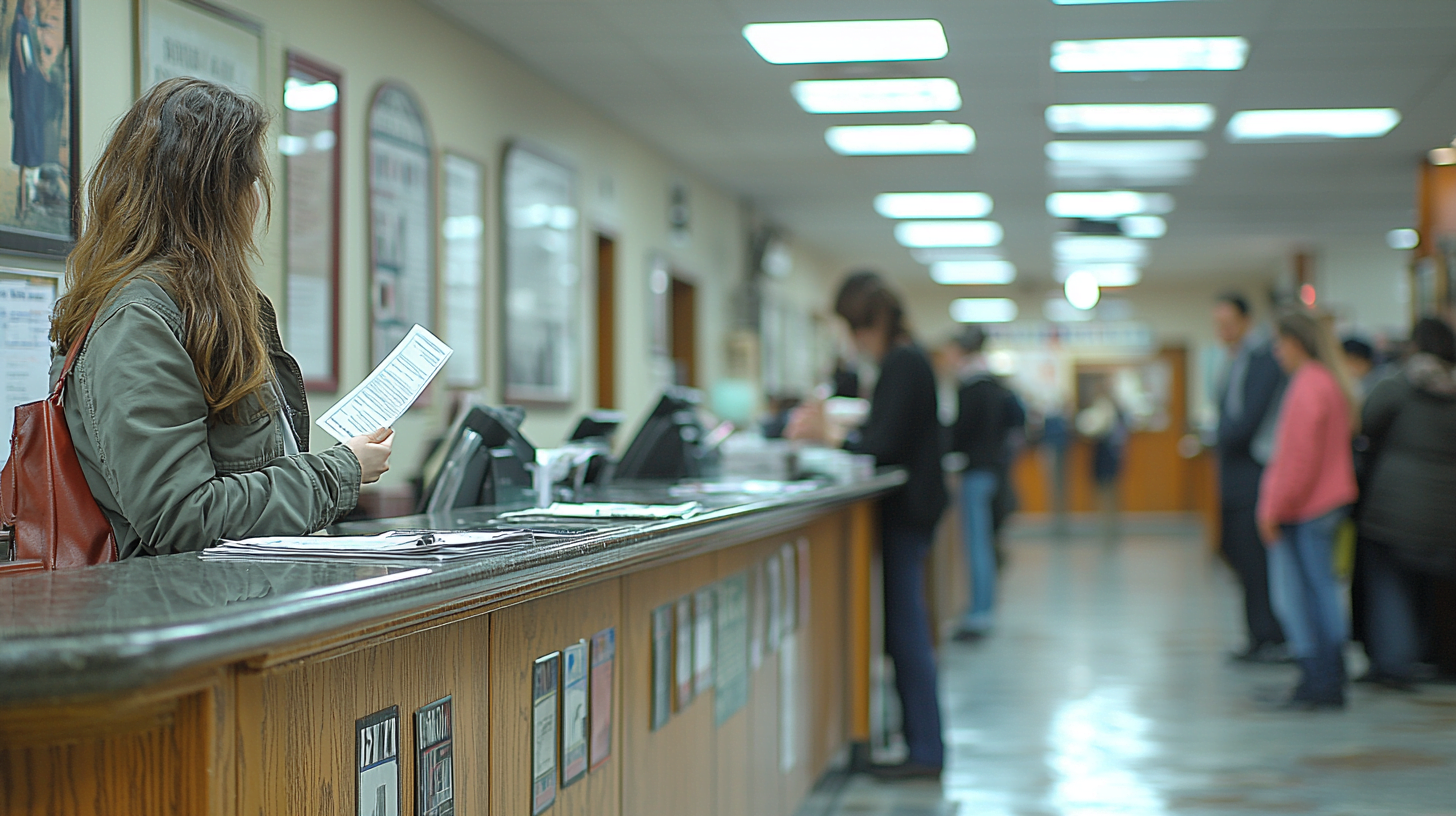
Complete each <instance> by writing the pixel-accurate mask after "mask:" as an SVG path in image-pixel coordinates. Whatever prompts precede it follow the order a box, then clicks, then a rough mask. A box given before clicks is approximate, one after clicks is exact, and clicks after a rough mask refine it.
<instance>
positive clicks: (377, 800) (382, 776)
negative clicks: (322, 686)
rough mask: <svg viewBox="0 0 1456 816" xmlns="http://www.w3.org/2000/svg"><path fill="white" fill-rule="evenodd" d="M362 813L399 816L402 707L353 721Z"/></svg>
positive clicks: (373, 815)
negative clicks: (400, 721) (400, 715)
mask: <svg viewBox="0 0 1456 816" xmlns="http://www.w3.org/2000/svg"><path fill="white" fill-rule="evenodd" d="M354 731H355V743H354V744H355V746H356V747H355V757H356V759H357V762H356V764H355V767H356V768H357V769H358V772H359V792H358V804H359V806H358V808H357V812H358V814H359V816H399V814H400V801H399V706H390V707H389V708H386V709H384V710H383V711H377V712H375V713H373V714H370V715H369V716H367V717H365V718H363V719H361V720H356V721H355V722H354Z"/></svg>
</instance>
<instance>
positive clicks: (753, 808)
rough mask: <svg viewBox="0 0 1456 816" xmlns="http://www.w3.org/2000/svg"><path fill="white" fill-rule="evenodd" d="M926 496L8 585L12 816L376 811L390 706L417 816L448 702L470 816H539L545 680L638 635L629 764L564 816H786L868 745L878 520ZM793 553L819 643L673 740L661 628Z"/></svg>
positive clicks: (629, 672)
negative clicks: (375, 768)
mask: <svg viewBox="0 0 1456 816" xmlns="http://www.w3.org/2000/svg"><path fill="white" fill-rule="evenodd" d="M902 479H903V477H902V476H901V475H900V474H899V473H887V474H883V475H881V476H879V477H876V479H874V480H872V481H869V482H866V483H862V484H858V485H853V486H839V487H832V488H822V489H819V490H815V491H813V492H810V493H805V494H798V495H792V496H777V497H769V498H763V497H755V498H752V499H749V498H747V497H739V498H737V499H733V500H719V501H717V502H716V503H715V504H714V505H713V506H712V509H711V512H708V513H705V514H703V515H701V516H699V517H697V518H694V519H692V520H690V521H686V522H670V523H659V524H652V525H638V526H633V527H631V528H628V529H619V530H615V531H612V532H611V533H610V534H600V535H595V536H585V537H582V538H580V539H576V540H572V541H567V542H561V543H556V544H552V545H550V546H545V545H535V546H533V547H532V548H531V549H530V551H529V552H519V553H513V554H511V556H509V557H502V558H501V559H483V560H480V561H471V562H469V563H464V564H443V565H442V564H439V563H432V564H413V563H411V564H400V565H389V566H380V565H377V564H364V563H360V562H338V561H334V562H328V563H316V564H307V563H277V562H239V561H213V560H204V559H200V558H198V556H197V555H195V554H186V555H176V556H165V557H159V558H144V559H134V560H131V561H127V562H122V563H119V564H114V565H107V566H104V567H97V568H92V569H86V570H79V571H75V572H70V573H46V574H39V575H35V574H32V575H18V576H13V577H7V578H0V814H105V816H125V815H126V814H147V815H148V816H154V815H155V814H188V815H189V816H191V815H192V814H216V815H217V816H223V815H224V814H226V815H229V816H230V815H231V814H248V815H249V816H253V815H254V814H257V815H258V816H264V815H265V814H266V816H286V815H287V814H354V813H361V812H362V813H366V814H367V813H369V812H370V809H368V808H366V809H364V810H363V811H361V810H360V809H359V807H358V805H357V803H356V798H357V797H356V785H357V777H356V767H355V752H356V747H355V721H356V720H358V719H360V718H363V717H365V716H367V715H369V714H371V713H373V712H376V711H379V710H381V709H385V708H388V707H389V706H398V708H399V714H400V719H399V723H400V729H401V730H400V734H399V745H400V783H401V791H402V796H401V809H400V811H399V812H400V813H401V814H416V813H417V809H416V804H415V801H414V791H415V778H414V777H415V767H414V757H415V734H414V726H413V714H414V712H415V711H416V710H418V709H420V708H421V707H423V706H425V705H427V704H429V703H431V702H433V701H436V700H439V699H440V698H442V697H445V696H447V695H448V696H450V697H451V698H452V702H453V713H454V728H453V730H454V746H453V751H454V763H455V765H454V767H455V785H454V790H455V807H456V812H457V813H461V814H485V813H490V814H501V815H502V816H504V814H530V813H531V779H530V775H531V771H530V768H531V742H532V740H531V711H532V694H531V691H532V690H531V668H532V664H533V662H534V661H535V660H536V658H538V657H541V656H543V655H547V654H550V653H552V652H555V651H558V650H561V649H564V648H565V647H567V646H568V645H570V644H573V643H576V642H578V641H579V640H581V639H584V638H591V636H592V635H593V634H594V633H596V632H599V631H602V630H604V629H606V628H609V627H613V628H615V632H616V664H615V683H614V685H613V693H612V698H611V707H612V721H613V731H612V753H611V757H610V758H609V759H608V760H606V762H605V763H603V764H602V765H601V766H600V767H598V768H597V769H596V770H593V771H591V772H589V773H588V774H586V776H585V777H583V778H581V779H580V780H578V781H577V782H576V783H575V784H573V785H571V786H569V787H565V788H561V789H559V790H558V793H557V798H556V801H555V803H554V804H553V805H552V806H551V807H550V809H549V810H548V811H546V812H548V813H552V814H560V815H561V816H565V815H566V814H582V816H585V815H586V814H591V816H611V815H612V814H632V816H651V815H652V814H663V816H669V815H670V816H682V814H705V815H706V814H713V815H715V816H733V815H734V814H745V815H747V814H752V816H773V814H783V815H784V816H787V814H790V813H792V812H793V810H794V808H795V807H796V806H797V805H798V803H799V802H800V801H801V800H802V799H803V797H804V795H805V794H806V793H807V791H808V790H809V788H810V786H811V785H812V783H813V782H814V780H815V779H816V778H817V777H818V776H819V775H820V773H821V772H822V771H823V770H824V768H825V767H826V766H827V765H828V764H829V762H830V760H831V759H832V758H833V757H835V756H836V755H838V754H840V753H841V752H842V751H844V750H845V748H846V747H847V746H848V744H849V743H850V742H851V741H863V740H865V739H866V738H867V736H868V698H869V687H868V664H869V656H870V654H871V650H872V648H873V646H872V644H871V635H870V632H871V629H872V627H871V626H870V621H869V609H870V603H869V592H870V587H869V581H870V575H871V566H870V559H871V558H872V555H873V541H874V539H875V535H874V524H875V519H874V514H873V505H874V502H873V499H874V497H876V496H877V495H880V494H882V493H884V492H885V491H887V490H890V489H893V488H894V487H896V486H898V485H899V484H900V483H901V480H902ZM405 521H409V520H405ZM414 521H417V520H414ZM435 521H437V522H438V521H439V520H438V519H436V520H435ZM472 521H474V522H476V523H478V521H479V517H478V516H471V515H470V514H469V513H467V514H463V515H461V516H460V517H459V518H455V519H452V520H450V523H453V524H455V525H456V526H461V527H465V526H469V524H470V523H472ZM400 526H405V525H404V524H401V525H400ZM785 545H788V548H789V549H788V552H792V553H793V556H792V561H793V563H794V565H796V567H795V568H796V570H797V571H799V572H801V573H802V574H801V576H800V577H801V579H802V580H801V581H799V582H798V583H797V584H796V586H797V588H798V589H797V591H796V592H795V593H793V594H794V595H795V596H800V595H802V597H798V598H797V610H798V611H797V614H796V616H795V617H796V618H797V626H796V628H794V629H793V631H792V632H787V631H786V632H785V637H784V641H783V644H782V645H781V646H780V647H779V648H778V649H777V650H770V649H769V644H770V643H771V642H772V640H773V639H772V638H771V637H768V636H767V633H766V632H765V633H764V635H765V636H764V637H763V642H764V644H765V646H764V654H763V658H762V661H761V662H760V663H759V665H758V666H757V667H756V668H754V667H750V670H749V675H748V697H747V703H746V704H745V705H744V706H743V707H742V708H741V709H739V710H737V711H736V712H735V713H733V714H732V715H731V716H728V717H727V718H726V719H724V720H723V721H722V722H721V723H720V722H718V718H717V716H716V712H715V693H716V692H715V691H714V690H712V689H709V690H707V693H706V694H705V695H702V696H699V697H697V698H696V699H694V700H693V701H691V702H690V703H687V704H686V705H684V706H683V707H682V710H681V711H679V712H676V713H674V714H673V715H672V716H671V718H670V719H669V720H668V721H667V723H666V724H665V725H663V726H662V727H661V728H659V729H657V730H653V728H652V698H651V693H652V674H651V673H652V611H653V610H654V609H656V608H658V607H661V606H662V605H664V604H668V603H672V602H674V601H676V600H677V599H678V598H680V597H683V596H685V595H689V594H692V593H695V592H697V591H699V590H703V589H708V588H713V587H715V586H717V585H718V582H719V581H722V580H724V579H730V578H734V577H735V576H740V575H752V574H753V573H754V572H755V570H756V568H758V567H759V566H760V565H762V564H764V563H765V562H766V561H767V560H768V559H770V558H782V557H784V556H783V555H782V554H783V553H784V552H785V549H784V548H785ZM781 563H783V562H781ZM748 585H749V587H750V589H751V588H752V587H753V586H754V585H755V582H753V581H749V582H748ZM753 608H754V603H753V600H752V598H751V597H750V600H749V609H750V610H752V609H753ZM749 620H750V621H754V620H755V616H754V615H752V614H750V615H749ZM371 804H372V803H371Z"/></svg>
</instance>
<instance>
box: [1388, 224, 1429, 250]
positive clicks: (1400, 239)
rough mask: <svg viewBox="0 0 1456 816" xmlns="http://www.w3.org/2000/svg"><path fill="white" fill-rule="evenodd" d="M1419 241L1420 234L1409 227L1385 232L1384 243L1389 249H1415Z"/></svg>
mask: <svg viewBox="0 0 1456 816" xmlns="http://www.w3.org/2000/svg"><path fill="white" fill-rule="evenodd" d="M1420 243H1421V234H1420V233H1419V232H1416V231H1415V230H1413V229H1410V228H1409V227H1407V228H1405V229H1393V230H1391V231H1390V232H1387V233H1385V245H1386V246H1388V247H1390V248H1391V249H1415V248H1416V247H1417V246H1419V245H1420Z"/></svg>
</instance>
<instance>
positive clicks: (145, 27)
mask: <svg viewBox="0 0 1456 816" xmlns="http://www.w3.org/2000/svg"><path fill="white" fill-rule="evenodd" d="M139 12H140V19H139V20H138V22H139V25H138V26H137V33H138V35H139V36H138V40H139V41H138V43H137V59H138V63H139V64H140V68H141V70H139V71H137V95H138V96H140V95H141V94H143V93H145V92H146V91H147V90H148V89H150V88H151V87H152V86H153V85H156V84H157V83H158V82H161V81H162V80H164V79H171V78H172V77H179V76H189V77H196V78H198V79H205V80H207V81H208V82H216V83H217V84H219V85H226V86H227V87H229V88H232V89H233V90H234V91H237V92H238V93H240V94H247V95H248V96H251V97H253V98H254V99H264V98H265V96H264V94H263V93H262V90H263V81H262V80H263V69H262V66H263V56H262V54H263V26H262V24H260V23H259V22H258V21H256V20H253V19H251V18H249V17H247V16H244V15H242V14H239V13H237V12H235V11H232V10H231V9H226V8H223V7H222V6H218V5H215V4H213V3H207V2H200V1H199V0H144V2H142V3H141V5H140V8H139Z"/></svg>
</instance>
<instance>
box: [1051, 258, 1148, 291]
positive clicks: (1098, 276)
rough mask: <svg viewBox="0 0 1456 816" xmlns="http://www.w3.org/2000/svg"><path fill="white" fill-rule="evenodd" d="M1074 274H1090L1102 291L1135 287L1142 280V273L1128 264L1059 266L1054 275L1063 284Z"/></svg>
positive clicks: (1134, 265)
mask: <svg viewBox="0 0 1456 816" xmlns="http://www.w3.org/2000/svg"><path fill="white" fill-rule="evenodd" d="M1076 272H1087V273H1090V274H1091V275H1092V278H1093V279H1094V280H1096V281H1097V285H1098V286H1100V287H1102V288H1103V289H1115V288H1119V287H1123V286H1136V285H1137V284H1138V283H1139V282H1141V281H1142V279H1143V271H1142V270H1141V269H1139V268H1138V266H1137V265H1136V264H1130V263H1089V264H1060V265H1058V266H1057V268H1056V270H1055V272H1054V274H1055V276H1056V279H1057V280H1058V281H1059V282H1062V283H1065V282H1066V280H1067V278H1069V277H1071V276H1072V274H1073V273H1076Z"/></svg>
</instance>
